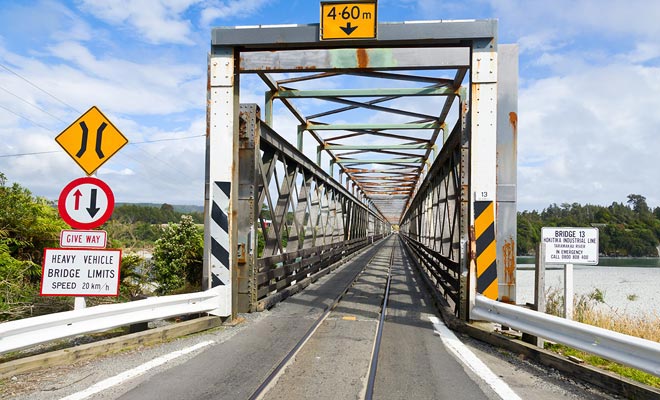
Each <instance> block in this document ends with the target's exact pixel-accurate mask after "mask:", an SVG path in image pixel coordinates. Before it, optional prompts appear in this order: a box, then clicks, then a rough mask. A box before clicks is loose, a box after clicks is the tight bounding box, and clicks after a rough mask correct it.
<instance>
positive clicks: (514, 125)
mask: <svg viewBox="0 0 660 400" xmlns="http://www.w3.org/2000/svg"><path fill="white" fill-rule="evenodd" d="M509 124H511V129H513V134H514V136H515V135H517V134H518V114H516V113H515V112H513V111H512V112H510V113H509Z"/></svg>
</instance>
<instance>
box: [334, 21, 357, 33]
mask: <svg viewBox="0 0 660 400" xmlns="http://www.w3.org/2000/svg"><path fill="white" fill-rule="evenodd" d="M357 28H358V27H357V26H351V23H350V22H349V23H347V24H346V26H340V27H339V29H341V30H342V31H344V33H345V34H347V35H348V36H351V33H353V31H354V30H356V29H357Z"/></svg>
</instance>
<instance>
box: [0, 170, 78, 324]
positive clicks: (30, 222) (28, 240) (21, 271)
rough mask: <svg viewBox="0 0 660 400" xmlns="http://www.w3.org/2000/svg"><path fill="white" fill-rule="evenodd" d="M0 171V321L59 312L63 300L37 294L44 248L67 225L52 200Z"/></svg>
mask: <svg viewBox="0 0 660 400" xmlns="http://www.w3.org/2000/svg"><path fill="white" fill-rule="evenodd" d="M6 182H7V179H6V177H5V175H4V174H2V173H1V172H0V320H9V319H19V318H23V317H26V316H31V315H39V314H42V313H48V312H52V311H61V310H62V307H63V306H64V307H66V302H63V301H58V299H54V298H50V297H49V298H45V297H44V298H40V297H39V282H40V278H41V260H42V257H43V251H44V248H45V247H56V246H57V244H58V241H59V240H58V238H59V234H60V231H61V230H62V229H64V228H66V224H65V223H64V222H63V221H62V220H60V219H59V217H58V216H57V212H56V211H55V209H54V207H53V206H52V204H51V203H49V202H48V201H47V200H45V199H43V198H39V197H34V196H32V193H30V191H29V190H27V189H26V188H23V187H22V186H20V185H19V184H17V183H14V184H13V185H11V186H7V185H6Z"/></svg>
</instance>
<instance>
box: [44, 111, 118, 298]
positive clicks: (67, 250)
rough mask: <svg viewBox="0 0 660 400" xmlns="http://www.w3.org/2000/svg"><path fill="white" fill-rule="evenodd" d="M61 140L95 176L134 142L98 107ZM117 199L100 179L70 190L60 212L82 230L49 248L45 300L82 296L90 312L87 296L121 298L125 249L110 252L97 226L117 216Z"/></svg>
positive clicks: (75, 183) (60, 202) (81, 181)
mask: <svg viewBox="0 0 660 400" xmlns="http://www.w3.org/2000/svg"><path fill="white" fill-rule="evenodd" d="M55 141H56V142H57V143H58V144H59V145H60V146H62V148H63V149H64V151H65V152H66V153H67V154H68V155H69V156H71V158H72V159H73V160H74V161H75V162H76V163H77V164H78V166H80V168H82V169H83V171H85V173H86V174H87V175H92V174H94V172H95V171H96V170H97V169H99V168H100V167H101V165H103V164H104V163H105V162H106V161H108V160H109V159H110V158H111V157H112V156H113V155H114V154H116V153H117V152H118V151H119V150H120V149H121V148H122V147H124V146H125V145H126V143H128V139H126V137H125V136H124V135H123V134H122V133H121V132H120V131H119V130H118V129H117V127H115V126H114V124H113V123H112V122H110V120H108V118H106V116H105V115H103V113H102V112H101V110H99V109H98V108H97V107H96V106H92V107H91V108H90V109H89V110H87V112H86V113H84V114H83V115H81V116H80V118H78V119H77V120H76V121H74V122H73V123H72V124H71V125H69V127H68V128H66V129H65V130H64V131H62V132H61V133H60V134H59V135H58V136H57V137H56V138H55ZM114 206H115V197H114V194H113V193H112V190H110V187H109V186H108V185H107V184H106V183H105V182H103V181H102V180H100V179H97V178H95V177H91V176H87V177H83V178H78V179H74V180H73V181H71V182H69V184H68V185H66V186H65V187H64V189H63V190H62V193H60V197H59V200H58V204H57V208H58V210H59V212H60V216H61V217H62V219H63V220H64V221H65V222H66V223H67V224H69V225H71V227H73V228H76V229H78V230H67V229H65V230H63V231H62V232H61V233H60V247H62V248H61V249H44V259H43V271H42V272H43V273H42V276H41V295H42V296H76V298H75V309H76V310H77V309H81V308H85V297H83V296H118V295H119V269H120V264H121V250H120V249H107V250H106V249H105V246H106V244H107V241H108V238H107V233H106V232H105V231H97V230H88V229H93V228H96V227H98V226H100V225H102V224H103V223H104V222H105V221H107V220H108V219H109V218H110V216H111V215H112V210H113V209H114Z"/></svg>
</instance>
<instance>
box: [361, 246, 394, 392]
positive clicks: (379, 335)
mask: <svg viewBox="0 0 660 400" xmlns="http://www.w3.org/2000/svg"><path fill="white" fill-rule="evenodd" d="M393 264H394V248H392V253H391V254H390V266H389V268H388V269H387V284H386V285H385V296H384V297H383V307H382V309H381V312H380V320H379V321H378V330H377V331H376V340H375V341H374V350H373V353H372V356H371V364H370V366H369V379H368V380H367V391H366V393H365V396H364V398H365V400H372V399H373V396H374V386H375V383H376V372H377V370H378V353H379V352H380V342H381V340H382V339H383V326H384V325H385V317H386V316H387V301H388V300H389V297H390V284H391V282H392V265H393Z"/></svg>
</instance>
